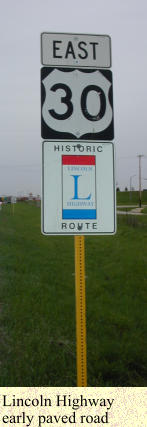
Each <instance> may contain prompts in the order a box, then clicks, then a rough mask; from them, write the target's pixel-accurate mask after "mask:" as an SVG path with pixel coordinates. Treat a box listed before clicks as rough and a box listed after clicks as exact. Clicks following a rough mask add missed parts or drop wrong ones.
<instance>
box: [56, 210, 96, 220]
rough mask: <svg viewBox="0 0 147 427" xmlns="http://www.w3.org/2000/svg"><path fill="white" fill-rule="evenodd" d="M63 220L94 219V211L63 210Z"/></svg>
mask: <svg viewBox="0 0 147 427" xmlns="http://www.w3.org/2000/svg"><path fill="white" fill-rule="evenodd" d="M62 218H63V219H96V209H63V211H62Z"/></svg>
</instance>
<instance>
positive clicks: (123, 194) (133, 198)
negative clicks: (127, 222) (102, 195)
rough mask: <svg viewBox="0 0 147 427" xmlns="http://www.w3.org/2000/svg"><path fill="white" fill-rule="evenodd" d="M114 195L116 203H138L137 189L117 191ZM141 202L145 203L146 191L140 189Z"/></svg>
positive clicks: (146, 200)
mask: <svg viewBox="0 0 147 427" xmlns="http://www.w3.org/2000/svg"><path fill="white" fill-rule="evenodd" d="M116 196H117V197H116V198H117V204H118V205H126V204H127V205H139V192H138V191H131V193H130V191H117V193H116ZM141 202H142V204H146V205H147V191H142V195H141Z"/></svg>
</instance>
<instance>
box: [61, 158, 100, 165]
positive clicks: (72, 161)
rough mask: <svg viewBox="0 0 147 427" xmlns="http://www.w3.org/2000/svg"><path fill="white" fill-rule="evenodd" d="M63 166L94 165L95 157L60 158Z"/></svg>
mask: <svg viewBox="0 0 147 427" xmlns="http://www.w3.org/2000/svg"><path fill="white" fill-rule="evenodd" d="M62 164H63V165H95V156H62Z"/></svg>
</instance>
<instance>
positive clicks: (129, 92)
mask: <svg viewBox="0 0 147 427" xmlns="http://www.w3.org/2000/svg"><path fill="white" fill-rule="evenodd" d="M0 29H1V36H0V55H1V68H0V69H1V79H0V94H1V96H0V195H4V194H16V195H18V194H27V193H29V192H33V193H34V194H40V192H41V140H42V139H41V130H40V126H41V124H40V68H41V62H40V34H41V32H59V33H62V32H64V33H83V34H85V33H86V34H88V33H90V34H108V35H110V36H111V42H112V72H113V96H114V125H115V146H116V182H117V185H118V186H119V187H120V188H121V189H122V190H123V189H124V188H125V186H127V187H128V188H129V183H130V177H131V176H133V175H135V176H134V177H133V178H132V184H133V185H134V186H135V188H137V189H138V164H139V162H138V157H137V156H138V155H139V154H141V155H144V157H142V161H141V165H142V188H145V187H146V188H147V180H145V179H144V178H147V1H146V0H140V1H138V0H123V1H122V0H90V1H89V0H74V1H71V0H62V1H59V0H24V1H22V0H13V1H11V0H5V1H2V0H1V14H0Z"/></svg>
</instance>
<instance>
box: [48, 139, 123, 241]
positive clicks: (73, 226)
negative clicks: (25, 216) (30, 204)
mask: <svg viewBox="0 0 147 427" xmlns="http://www.w3.org/2000/svg"><path fill="white" fill-rule="evenodd" d="M115 230H116V220H115V182H114V145H113V143H111V142H108V143H107V142H105V143H102V142H100V143H98V142H95V141H91V142H90V143H89V142H86V141H82V142H81V143H77V141H76V140H74V141H73V142H72V144H71V141H70V142H67V141H63V142H61V141H56V142H55V141H54V142H53V141H44V142H43V149H42V232H43V234H45V235H48V234H60V235H62V234H64V235H73V234H74V235H80V234H81V235H87V234H94V235H98V234H114V233H115Z"/></svg>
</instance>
